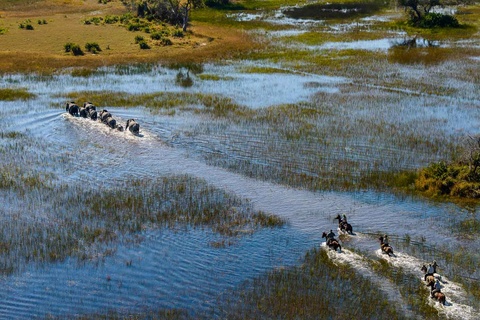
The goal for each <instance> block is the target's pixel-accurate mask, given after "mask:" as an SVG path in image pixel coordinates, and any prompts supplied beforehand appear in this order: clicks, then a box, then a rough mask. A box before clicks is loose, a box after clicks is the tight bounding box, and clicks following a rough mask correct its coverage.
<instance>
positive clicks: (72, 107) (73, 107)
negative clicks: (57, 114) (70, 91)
mask: <svg viewBox="0 0 480 320" xmlns="http://www.w3.org/2000/svg"><path fill="white" fill-rule="evenodd" d="M65 111H67V112H68V113H69V114H71V115H72V116H75V117H78V116H79V115H80V108H79V107H78V105H77V104H76V103H75V102H73V101H71V102H67V104H66V105H65Z"/></svg>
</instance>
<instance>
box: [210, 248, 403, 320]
mask: <svg viewBox="0 0 480 320" xmlns="http://www.w3.org/2000/svg"><path fill="white" fill-rule="evenodd" d="M217 312H218V314H219V315H220V317H221V318H228V319H245V318H249V319H298V318H300V319H345V318H348V319H358V318H370V319H376V318H378V319H380V318H382V319H385V318H388V319H399V318H401V317H402V315H400V314H398V312H397V310H396V308H395V306H394V305H392V304H391V303H390V302H389V301H388V300H386V299H385V298H384V295H383V294H382V293H381V292H380V291H379V290H378V289H377V288H376V285H374V284H373V283H372V282H371V281H370V280H368V279H366V278H364V277H363V276H361V275H359V274H358V273H357V272H356V271H355V270H354V269H353V268H352V267H350V266H348V265H344V264H336V263H334V262H333V261H332V260H330V259H329V257H328V254H327V252H326V251H325V250H322V249H312V250H310V251H309V252H307V254H306V255H305V258H304V261H303V263H302V265H301V266H298V267H292V268H279V269H276V270H273V271H271V272H268V273H267V274H265V275H263V276H260V277H258V278H256V279H254V280H252V281H249V282H247V283H245V284H244V285H243V286H242V287H240V288H238V289H236V290H235V291H234V293H233V295H230V296H229V298H228V301H226V302H225V303H224V304H220V305H219V310H218V311H217Z"/></svg>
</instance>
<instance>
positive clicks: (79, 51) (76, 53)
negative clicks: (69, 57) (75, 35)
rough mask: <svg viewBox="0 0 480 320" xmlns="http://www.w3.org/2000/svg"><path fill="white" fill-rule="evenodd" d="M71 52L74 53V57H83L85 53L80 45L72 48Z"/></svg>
mask: <svg viewBox="0 0 480 320" xmlns="http://www.w3.org/2000/svg"><path fill="white" fill-rule="evenodd" d="M70 50H71V51H72V53H73V55H74V56H83V55H84V53H83V51H82V48H80V46H79V45H78V44H74V45H72V46H71V47H70Z"/></svg>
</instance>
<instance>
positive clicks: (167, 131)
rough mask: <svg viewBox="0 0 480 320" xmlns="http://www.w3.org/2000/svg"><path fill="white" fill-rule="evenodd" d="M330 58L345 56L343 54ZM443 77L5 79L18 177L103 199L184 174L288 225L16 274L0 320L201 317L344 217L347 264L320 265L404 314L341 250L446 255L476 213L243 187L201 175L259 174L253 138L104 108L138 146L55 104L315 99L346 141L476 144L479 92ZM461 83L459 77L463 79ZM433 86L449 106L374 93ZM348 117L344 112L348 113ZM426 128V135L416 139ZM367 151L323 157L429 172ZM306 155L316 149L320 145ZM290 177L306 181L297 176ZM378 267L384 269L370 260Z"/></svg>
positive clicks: (6, 211) (216, 68) (403, 261)
mask: <svg viewBox="0 0 480 320" xmlns="http://www.w3.org/2000/svg"><path fill="white" fill-rule="evenodd" d="M239 19H242V20H243V21H248V20H254V19H264V20H265V21H271V22H272V23H273V22H274V23H279V24H285V25H292V26H295V27H296V30H304V28H305V27H310V26H318V25H319V24H321V23H322V22H318V21H310V20H303V21H298V20H295V19H289V18H286V17H284V16H283V15H282V14H281V12H276V13H274V14H270V15H265V16H263V15H261V14H259V15H243V16H239ZM372 19H375V20H378V19H380V18H378V17H374V18H372ZM366 20H368V18H366ZM301 32H302V31H298V33H297V31H295V30H293V31H288V32H285V33H282V32H277V33H273V34H274V36H284V35H295V34H299V33H301ZM364 44H365V49H366V50H369V48H379V47H380V48H382V49H383V48H385V49H388V48H387V46H388V45H390V43H388V44H386V43H385V40H382V39H380V40H375V41H373V42H368V43H364ZM337 45H338V46H342V48H344V47H345V43H341V44H337ZM359 45H360V44H359V43H358V42H356V43H354V46H355V47H352V48H358V46H359ZM332 48H333V45H332ZM473 59H475V57H474V58H473ZM476 59H478V57H477V58H476ZM258 66H259V67H266V68H268V67H276V68H278V69H281V70H284V71H286V73H265V74H258V73H245V72H243V71H242V70H245V69H248V68H249V67H258ZM450 67H451V66H449V65H448V64H446V65H442V66H440V67H438V68H432V69H434V70H432V69H429V70H428V72H425V70H423V69H417V68H416V67H411V68H409V67H403V66H398V65H393V66H388V67H385V70H384V71H385V73H382V74H380V75H379V79H380V80H379V81H378V82H377V83H374V84H372V83H364V82H365V81H364V79H349V78H348V77H345V76H331V75H329V76H327V75H323V74H321V73H318V74H314V73H299V72H294V71H293V70H288V69H285V68H284V67H282V66H279V65H275V64H258V63H256V62H235V63H234V62H231V63H228V65H227V64H224V65H206V66H204V72H205V73H207V74H214V75H219V76H220V78H222V79H226V80H222V81H214V80H201V79H198V78H196V77H195V76H193V77H194V85H193V86H192V87H191V88H183V87H181V86H178V85H177V84H176V83H175V77H176V74H177V72H178V71H177V70H171V69H167V68H163V67H162V66H158V67H155V68H152V70H151V71H146V72H144V73H142V74H134V73H133V72H132V73H130V74H129V73H128V72H127V73H124V74H120V73H118V72H114V71H113V70H112V69H108V68H106V69H104V70H102V71H101V72H100V73H99V74H98V75H94V76H91V77H87V78H83V77H72V76H70V75H58V76H53V77H49V78H41V77H38V78H37V77H35V76H29V77H25V76H20V75H13V76H7V77H4V78H2V79H1V80H0V87H25V88H27V89H28V90H29V91H31V92H32V93H35V94H37V95H38V98H37V99H35V100H30V101H26V102H19V101H15V102H2V105H1V108H0V114H1V117H0V123H1V125H2V130H3V131H4V132H8V131H17V132H23V133H25V134H26V135H27V136H28V137H31V138H32V140H33V142H32V145H29V146H28V149H27V150H26V152H25V154H24V155H19V158H18V159H15V161H16V162H17V163H18V165H19V166H22V168H25V169H26V170H27V171H28V170H40V171H43V172H46V173H52V174H54V175H55V176H56V178H57V179H58V182H59V183H66V184H71V185H84V186H86V187H91V188H108V187H109V186H110V185H112V184H114V183H115V180H117V181H118V180H124V179H127V178H128V177H130V176H135V177H137V178H142V177H145V178H151V177H157V176H163V175H167V174H188V175H192V176H195V177H200V178H202V179H205V180H206V181H207V182H208V183H209V184H212V185H214V186H216V187H219V188H222V189H224V190H226V191H228V192H232V193H234V194H235V195H238V196H240V197H243V198H246V199H248V200H249V201H251V203H252V204H253V205H254V208H255V209H258V210H263V211H265V212H268V213H273V214H276V215H278V216H281V217H283V218H285V219H287V221H288V224H287V225H286V226H285V227H282V228H278V229H272V230H270V229H265V230H261V231H258V232H257V233H254V234H253V235H245V236H243V237H241V238H239V239H234V240H233V244H232V245H231V246H227V247H225V248H215V247H214V246H212V245H211V244H212V243H213V242H215V241H219V240H222V239H223V238H221V237H220V236H219V235H218V234H215V233H212V232H211V231H209V230H206V229H205V230H204V229H201V228H197V229H191V228H188V227H179V228H176V229H167V230H164V229H162V230H146V231H145V232H144V233H142V234H141V235H139V237H140V238H141V239H142V241H139V242H138V243H137V244H132V245H130V246H119V247H118V248H117V250H116V252H115V253H114V254H113V255H112V256H106V257H99V258H98V260H92V261H86V262H82V263H79V262H78V261H76V260H75V259H67V260H66V261H64V262H61V263H54V264H45V265H43V266H41V267H39V266H27V270H26V271H24V272H22V273H20V274H13V275H8V276H7V275H4V276H3V277H2V278H1V279H0V284H1V285H2V286H3V288H4V290H2V292H1V293H0V315H1V316H2V317H3V316H5V317H6V318H9V319H29V318H32V317H34V316H38V317H43V316H46V315H48V314H52V315H57V316H64V315H73V314H82V313H101V312H106V311H107V310H108V309H114V310H127V311H135V310H144V309H150V308H183V309H185V310H187V311H188V312H190V313H192V314H195V313H196V312H205V311H209V310H210V309H211V308H214V307H215V306H216V301H217V299H219V298H220V296H221V295H222V294H228V292H229V291H230V290H232V289H235V287H236V286H238V285H239V284H241V283H242V282H243V281H245V280H248V279H252V278H253V277H255V276H258V275H260V274H262V273H263V272H265V271H268V270H271V269H273V268H277V267H284V266H290V265H294V264H297V263H298V262H299V259H300V258H301V257H302V256H303V255H304V253H305V252H306V250H308V249H310V248H312V247H313V246H320V244H321V243H322V239H321V233H322V232H323V231H328V230H329V229H335V227H336V224H335V223H334V222H333V218H334V217H335V216H336V215H337V214H343V213H346V214H347V216H348V218H349V222H350V223H351V224H352V225H353V226H354V230H355V232H356V235H355V236H354V237H353V239H352V240H351V241H348V242H346V243H345V244H344V246H345V247H346V249H345V252H344V254H333V253H331V257H332V259H338V261H340V262H341V263H348V264H350V265H352V266H354V267H356V268H357V269H358V270H359V272H360V273H361V274H363V275H365V276H367V277H369V278H371V279H372V280H373V281H374V282H375V283H378V285H379V287H382V290H384V291H385V293H386V295H387V296H388V297H389V299H390V300H392V301H395V302H400V303H402V302H405V301H401V299H400V301H399V300H398V299H399V298H397V297H398V294H397V293H398V289H397V288H396V287H395V286H393V285H392V284H388V285H385V286H382V285H381V284H382V283H383V281H384V280H385V279H383V278H382V277H381V276H378V275H376V274H375V273H374V272H373V271H372V270H370V269H369V267H368V265H366V264H365V263H364V261H362V259H364V258H365V257H364V256H360V255H357V254H354V253H353V251H350V250H349V249H350V248H351V249H359V250H363V251H368V252H370V256H371V257H370V256H369V257H370V258H372V257H375V256H377V257H376V258H379V257H378V256H379V254H378V242H377V239H376V236H378V235H379V234H383V233H387V234H389V236H390V237H391V238H392V239H402V238H403V237H405V236H406V235H408V236H409V237H411V239H412V240H415V241H423V240H422V239H425V243H426V245H428V246H431V247H435V246H441V245H443V244H449V245H451V246H454V245H456V244H458V243H460V242H461V240H459V239H458V238H457V237H456V235H455V234H454V233H452V231H451V225H452V224H453V223H454V222H456V221H461V220H462V219H464V218H465V217H468V216H471V215H472V214H474V215H475V214H478V212H477V211H475V212H473V213H472V212H470V211H467V210H462V209H459V208H458V207H456V206H453V205H445V204H432V203H427V202H424V201H420V200H415V199H410V198H398V197H395V196H392V195H386V194H379V193H375V192H358V193H340V192H318V193H317V192H310V191H305V190H301V189H295V188H290V187H285V186H281V185H277V184H274V183H271V182H265V181H260V180H257V179H253V178H248V177H246V176H244V175H242V174H239V173H234V172H231V171H228V170H226V169H223V168H220V167H215V166H212V165H208V164H207V163H206V162H207V161H206V160H205V154H207V155H208V154H212V153H215V152H222V153H224V154H225V157H226V158H236V157H238V158H241V157H245V158H247V159H249V160H251V161H259V162H260V161H262V157H263V156H264V155H263V150H262V147H264V146H265V145H264V144H262V141H261V136H260V138H259V136H258V135H257V134H256V132H255V130H254V128H251V127H246V128H233V129H232V128H230V127H228V126H229V125H231V124H230V123H220V124H216V123H213V121H212V122H209V121H211V120H210V119H208V118H207V119H205V118H204V117H203V116H202V115H198V114H193V113H182V112H178V113H177V114H175V115H174V116H168V115H162V114H156V113H151V112H150V110H148V109H146V108H144V107H143V106H139V107H137V108H114V107H110V106H102V107H106V108H108V109H109V110H110V111H111V112H112V113H113V114H114V116H115V117H116V118H117V119H118V120H119V121H121V122H122V123H123V122H124V121H125V120H126V119H129V118H135V119H138V121H139V122H140V123H141V134H140V135H139V136H133V135H131V134H130V133H128V132H118V131H113V130H111V129H109V128H107V127H106V126H104V125H103V124H101V123H99V122H93V121H91V120H88V119H81V118H73V117H71V116H69V115H66V114H65V112H64V108H63V103H64V101H63V99H62V98H58V97H57V95H62V94H66V93H69V92H78V91H90V90H91V91H103V90H108V91H112V92H116V91H118V92H127V93H138V94H140V93H154V92H191V93H207V94H218V95H221V96H225V97H228V98H231V99H232V100H233V101H234V102H236V103H238V104H240V105H243V106H246V107H249V108H252V109H260V108H268V107H272V106H278V105H283V104H290V103H291V104H296V103H301V102H304V101H312V99H315V97H316V96H320V97H321V99H323V100H322V101H321V102H322V103H331V104H332V105H333V106H334V107H335V108H332V109H333V110H335V111H336V112H338V114H339V118H340V119H341V120H340V121H342V125H351V126H352V132H355V131H353V129H354V128H353V127H354V126H355V125H356V121H358V120H359V119H368V118H378V119H388V120H390V121H392V123H395V124H397V122H398V123H400V125H401V126H405V127H407V126H409V125H411V124H412V123H416V122H418V123H420V124H421V125H419V126H418V129H415V130H418V131H415V130H413V131H415V132H416V133H417V134H419V135H420V134H423V135H424V136H428V137H430V136H431V135H436V134H441V135H442V136H443V135H444V136H447V137H449V136H453V137H457V136H460V135H464V134H468V133H472V132H476V128H478V125H479V124H480V119H479V117H478V115H477V108H476V106H478V102H479V100H478V84H476V83H471V81H469V80H470V79H469V78H467V79H464V78H462V77H460V76H458V77H457V74H455V76H454V79H453V80H450V79H446V78H448V77H449V75H451V73H450V72H449V71H448V70H449V68H450ZM454 67H455V66H454ZM465 70H470V67H469V66H466V67H465ZM289 71H290V72H289ZM447 71H448V72H447ZM458 73H460V74H461V73H464V72H463V71H462V70H460V71H458ZM432 74H434V75H436V76H438V78H436V80H435V81H438V82H435V84H440V85H442V86H443V85H445V86H448V88H452V89H454V91H455V95H449V94H443V93H440V94H429V93H425V92H419V91H415V90H414V89H411V88H403V87H401V86H395V87H392V86H386V85H385V86H383V81H382V76H383V77H385V78H386V79H387V78H389V77H392V78H395V79H401V80H402V81H404V82H405V83H410V82H411V81H410V80H418V81H421V82H425V81H427V80H429V78H432ZM432 81H433V80H432ZM352 83H353V84H356V85H357V86H359V87H360V89H358V88H357V87H354V86H353V85H351V84H352ZM312 84H314V85H312ZM355 90H359V91H355ZM360 90H363V91H364V92H366V93H365V95H367V96H368V95H372V96H375V102H372V103H371V104H369V103H370V102H369V101H368V100H366V99H365V100H362V97H364V95H363V93H362V95H361V94H360ZM391 92H394V94H391ZM339 97H341V98H344V97H348V99H346V100H347V102H343V104H342V103H339V102H338V101H340V99H339ZM357 97H358V100H359V101H360V103H359V104H358V105H357V104H353V103H352V102H351V101H353V100H357ZM349 99H351V100H349ZM382 99H383V100H382ZM378 100H381V101H380V102H378ZM392 101H393V102H392ZM350 103H351V104H352V105H353V106H354V107H353V108H349V107H350V105H349V104H350ZM57 106H58V107H57ZM345 115H347V116H346V117H347V118H348V119H345V120H343V119H342V116H345ZM432 119H433V123H434V124H433V125H427V122H428V121H431V120H432ZM206 122H207V123H206ZM212 126H216V127H214V128H212ZM401 126H400V127H401ZM222 128H228V129H225V130H223V129H222ZM222 130H223V131H222ZM235 130H238V131H237V132H235ZM195 132H200V134H198V136H195V138H192V139H187V138H186V137H187V136H194V134H192V133H195ZM358 132H360V131H358ZM230 133H232V134H231V135H230V136H229V139H231V140H229V141H227V143H224V141H225V140H228V139H227V138H225V137H221V134H223V135H224V136H225V135H227V134H230ZM235 134H238V135H236V136H235ZM374 138H375V137H363V136H359V137H353V138H352V140H348V141H346V142H343V141H340V142H338V141H335V140H334V139H332V140H330V141H329V142H330V143H332V144H333V143H339V145H340V147H339V151H338V154H334V155H329V156H331V157H332V165H334V164H335V163H336V161H337V160H338V159H339V158H340V159H343V158H344V157H346V156H351V157H354V158H356V159H358V158H362V159H363V161H364V162H370V161H372V159H377V158H382V157H383V158H385V157H391V158H392V159H394V158H396V157H397V155H398V154H407V155H408V157H405V158H402V159H400V160H399V162H398V165H399V166H400V167H401V168H415V167H418V166H419V164H421V163H422V161H427V160H428V161H429V160H431V159H432V154H428V153H426V154H421V153H417V152H415V150H397V149H395V147H394V146H392V145H388V142H385V144H387V146H383V145H381V146H379V145H378V144H376V143H372V142H371V141H372V140H373V141H375V140H374ZM342 143H344V144H345V145H342ZM372 144H373V146H372ZM311 147H312V148H319V146H318V145H317V144H312V145H311ZM275 156H276V155H275ZM423 157H424V158H423ZM0 159H1V160H2V161H4V162H8V163H10V161H11V159H4V158H3V156H2V157H0ZM405 159H406V160H405ZM419 159H420V160H419ZM307 160H308V161H310V160H311V159H307ZM282 161H285V160H284V159H282V158H280V157H279V158H278V162H279V163H282ZM300 169H305V168H304V167H303V166H301V168H300ZM0 197H1V199H2V204H3V207H2V208H1V209H0V213H1V215H3V217H2V218H3V219H8V218H10V217H13V216H15V214H19V213H21V214H23V215H29V216H31V217H34V216H35V217H37V216H40V217H43V218H48V215H46V214H45V213H46V212H47V211H48V207H49V204H48V203H38V204H35V199H36V198H35V195H31V197H32V198H31V199H32V200H31V202H32V203H33V204H34V205H33V206H30V205H31V204H30V205H27V204H24V203H20V202H19V201H18V200H16V198H15V195H14V194H13V193H9V192H8V191H4V192H2V193H0ZM471 245H472V246H473V248H476V249H478V248H479V245H480V242H479V240H478V239H477V240H475V241H472V243H471ZM349 247H350V248H349ZM380 258H384V257H383V256H381V255H380ZM397 258H398V259H394V258H391V259H390V258H389V261H390V262H391V263H392V264H398V265H399V266H402V267H403V268H405V269H406V272H409V273H412V274H417V273H418V270H417V268H419V267H420V264H422V263H424V262H423V261H422V259H421V258H420V257H416V256H408V255H406V254H404V253H402V252H399V253H398V255H397ZM372 259H373V258H372ZM473 276H476V277H478V276H480V275H478V274H474V275H473ZM419 277H420V276H419ZM445 292H446V294H447V300H449V301H450V305H448V306H447V307H445V310H443V311H442V310H440V312H444V313H445V315H446V316H447V317H449V318H452V319H460V318H462V319H474V318H475V314H476V313H475V312H476V310H475V309H473V308H472V306H471V304H472V303H471V302H469V301H468V299H467V298H466V297H465V296H464V292H463V291H462V289H461V287H459V286H457V284H455V283H449V285H448V286H447V285H445ZM403 312H404V313H405V315H407V316H410V315H411V314H410V311H409V310H408V307H404V308H403Z"/></svg>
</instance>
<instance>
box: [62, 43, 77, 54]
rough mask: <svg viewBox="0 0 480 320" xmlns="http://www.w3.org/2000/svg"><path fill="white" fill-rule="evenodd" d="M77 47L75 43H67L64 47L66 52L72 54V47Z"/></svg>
mask: <svg viewBox="0 0 480 320" xmlns="http://www.w3.org/2000/svg"><path fill="white" fill-rule="evenodd" d="M74 45H75V43H73V42H67V43H65V45H64V46H63V47H64V48H65V52H71V51H72V47H73V46H74Z"/></svg>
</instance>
